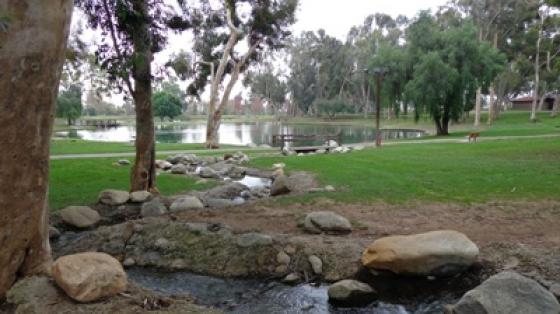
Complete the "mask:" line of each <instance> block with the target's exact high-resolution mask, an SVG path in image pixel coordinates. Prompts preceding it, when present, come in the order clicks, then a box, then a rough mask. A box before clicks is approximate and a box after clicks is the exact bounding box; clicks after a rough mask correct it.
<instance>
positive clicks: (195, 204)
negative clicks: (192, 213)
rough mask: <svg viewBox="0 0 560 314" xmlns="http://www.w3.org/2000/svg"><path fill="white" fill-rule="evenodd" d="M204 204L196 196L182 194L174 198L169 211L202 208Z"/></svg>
mask: <svg viewBox="0 0 560 314" xmlns="http://www.w3.org/2000/svg"><path fill="white" fill-rule="evenodd" d="M202 208H204V205H203V204H202V202H201V201H200V200H199V199H198V197H196V196H183V197H181V198H178V199H176V200H175V201H174V202H173V203H172V204H171V206H170V207H169V211H170V212H172V213H175V212H180V211H184V210H189V209H202Z"/></svg>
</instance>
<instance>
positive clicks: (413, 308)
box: [128, 268, 456, 314]
mask: <svg viewBox="0 0 560 314" xmlns="http://www.w3.org/2000/svg"><path fill="white" fill-rule="evenodd" d="M128 275H129V278H130V279H131V280H133V281H135V282H136V283H138V284H140V285H142V286H144V287H147V288H150V289H153V290H156V291H158V292H161V293H163V294H167V295H172V294H189V295H191V296H193V297H195V298H196V299H197V300H198V302H199V303H201V304H203V305H209V306H215V307H218V308H220V309H222V310H224V311H226V312H230V313H259V314H261V313H263V314H264V313H266V314H281V313H282V314H284V313H286V314H288V313H289V314H291V313H306V314H320V313H321V314H322V313H336V314H338V313H340V314H342V313H345V314H351V313H352V314H353V313H356V314H358V313H379V314H409V313H410V314H428V313H442V311H443V308H442V307H443V305H444V304H451V303H454V302H455V301H456V298H454V297H451V296H448V297H438V299H428V300H422V301H420V302H415V303H412V304H406V305H403V304H394V303H389V302H382V301H375V302H373V303H371V304H369V305H368V306H366V307H362V308H341V307H334V306H332V305H331V304H329V302H328V296H327V288H328V286H327V285H324V284H320V285H313V284H300V285H297V286H288V285H284V284H281V283H278V282H275V281H268V282H267V281H263V280H256V279H220V278H215V277H208V276H201V275H195V274H191V273H187V272H173V273H172V272H161V271H158V270H154V269H146V268H132V269H129V270H128Z"/></svg>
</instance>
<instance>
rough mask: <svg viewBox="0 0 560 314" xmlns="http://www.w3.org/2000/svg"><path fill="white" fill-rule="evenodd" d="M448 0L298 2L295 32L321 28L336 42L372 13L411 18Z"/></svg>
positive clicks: (307, 0)
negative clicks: (333, 37) (335, 39)
mask: <svg viewBox="0 0 560 314" xmlns="http://www.w3.org/2000/svg"><path fill="white" fill-rule="evenodd" d="M446 2H447V0H300V6H299V8H298V11H297V14H296V17H297V22H296V24H295V25H294V28H293V30H294V33H295V34H299V33H301V32H302V31H307V30H311V31H316V30H318V29H320V28H323V29H324V30H325V31H326V33H327V34H329V35H331V36H335V37H337V38H339V39H344V38H346V34H347V33H348V31H349V30H350V28H351V27H352V26H354V25H360V24H362V23H363V21H364V19H365V18H366V17H367V16H368V15H371V14H375V13H386V14H389V15H391V16H392V17H396V16H398V15H400V14H402V15H406V16H408V17H413V16H414V15H416V13H417V12H418V11H420V10H424V9H436V8H437V7H439V6H441V5H444V4H445V3H446Z"/></svg>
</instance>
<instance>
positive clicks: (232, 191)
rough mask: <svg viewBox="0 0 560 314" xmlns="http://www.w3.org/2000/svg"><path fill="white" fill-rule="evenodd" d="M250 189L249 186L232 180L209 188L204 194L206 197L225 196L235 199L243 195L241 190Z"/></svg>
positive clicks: (225, 197) (224, 197)
mask: <svg viewBox="0 0 560 314" xmlns="http://www.w3.org/2000/svg"><path fill="white" fill-rule="evenodd" d="M246 190H249V188H248V187H247V186H245V185H243V184H241V183H239V182H231V183H227V184H224V185H220V186H217V187H214V188H212V189H210V190H208V191H207V192H206V193H205V194H204V198H205V199H207V198H208V199H210V198H223V199H233V198H235V197H237V196H240V195H241V192H243V191H246Z"/></svg>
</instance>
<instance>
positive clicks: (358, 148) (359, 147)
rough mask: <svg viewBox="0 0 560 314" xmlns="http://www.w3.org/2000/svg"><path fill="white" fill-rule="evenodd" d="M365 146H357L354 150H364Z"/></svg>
mask: <svg viewBox="0 0 560 314" xmlns="http://www.w3.org/2000/svg"><path fill="white" fill-rule="evenodd" d="M364 148H365V147H364V146H363V145H356V146H354V150H356V151H359V150H364Z"/></svg>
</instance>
